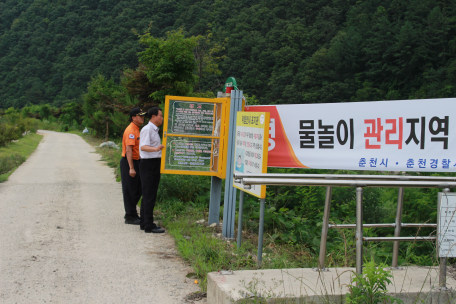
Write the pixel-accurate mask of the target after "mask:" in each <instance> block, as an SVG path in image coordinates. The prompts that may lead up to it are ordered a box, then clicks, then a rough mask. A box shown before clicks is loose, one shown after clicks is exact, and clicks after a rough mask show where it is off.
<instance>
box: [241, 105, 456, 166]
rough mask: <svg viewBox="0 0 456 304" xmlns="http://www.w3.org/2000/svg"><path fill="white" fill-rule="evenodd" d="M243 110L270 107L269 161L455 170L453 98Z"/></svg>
mask: <svg viewBox="0 0 456 304" xmlns="http://www.w3.org/2000/svg"><path fill="white" fill-rule="evenodd" d="M453 110H455V111H453ZM246 111H255V112H270V113H271V126H270V140H269V149H270V151H269V160H268V166H270V167H301V168H318V169H348V170H377V171H428V172H450V171H451V172H454V171H456V156H455V155H453V154H454V152H452V151H455V149H456V98H447V99H419V100H394V101H377V102H351V103H334V104H303V105H277V106H251V107H246Z"/></svg>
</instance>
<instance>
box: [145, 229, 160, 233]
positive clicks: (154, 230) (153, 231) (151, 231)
mask: <svg viewBox="0 0 456 304" xmlns="http://www.w3.org/2000/svg"><path fill="white" fill-rule="evenodd" d="M144 232H145V233H164V232H165V230H163V229H158V228H154V229H147V230H144Z"/></svg>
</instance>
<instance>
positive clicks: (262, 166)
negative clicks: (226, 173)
mask: <svg viewBox="0 0 456 304" xmlns="http://www.w3.org/2000/svg"><path fill="white" fill-rule="evenodd" d="M268 138H269V113H268V112H238V113H237V117H236V136H235V150H234V160H233V161H234V162H233V170H234V172H237V173H266V172H267V164H268ZM231 180H232V181H233V186H234V187H235V188H238V189H239V190H241V194H240V198H239V219H238V240H237V244H238V248H240V247H241V237H242V213H243V212H242V211H243V202H244V192H246V193H248V194H250V195H253V196H256V197H258V198H260V223H259V232H258V257H257V259H258V265H259V266H261V262H262V259H263V231H264V212H265V203H266V186H264V185H253V186H252V187H251V188H250V189H248V190H246V189H244V188H243V187H242V186H240V185H238V184H235V183H234V180H233V177H231Z"/></svg>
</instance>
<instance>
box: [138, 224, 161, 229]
mask: <svg viewBox="0 0 456 304" xmlns="http://www.w3.org/2000/svg"><path fill="white" fill-rule="evenodd" d="M139 229H141V230H144V227H143V226H140V227H139ZM152 229H161V227H160V226H157V225H155V227H154V228H152Z"/></svg>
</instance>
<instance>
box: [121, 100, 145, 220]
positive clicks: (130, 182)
mask: <svg viewBox="0 0 456 304" xmlns="http://www.w3.org/2000/svg"><path fill="white" fill-rule="evenodd" d="M145 114H146V112H143V111H142V110H141V109H140V108H134V109H133V110H131V112H130V121H131V123H130V125H129V126H128V127H127V128H126V129H125V131H124V134H123V138H122V159H121V160H120V177H121V178H122V190H123V198H124V207H125V224H131V225H139V224H140V219H139V216H138V212H137V211H136V204H138V202H139V199H140V198H141V195H142V186H141V178H140V176H139V134H140V132H139V127H140V126H141V125H142V124H143V123H144V115H145Z"/></svg>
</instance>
